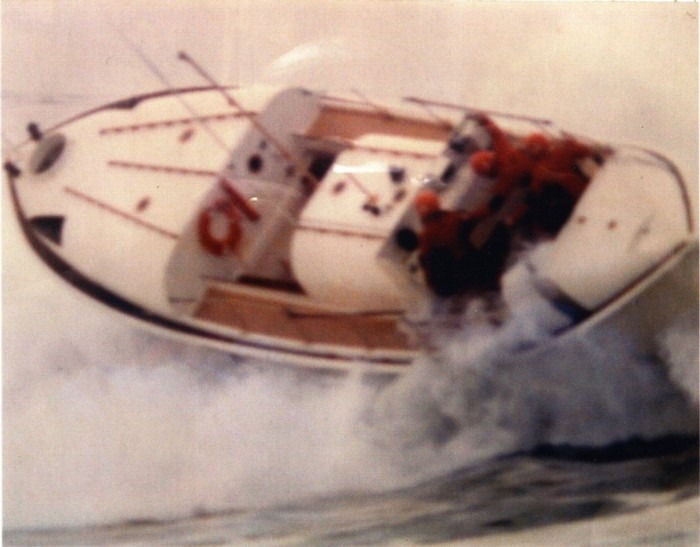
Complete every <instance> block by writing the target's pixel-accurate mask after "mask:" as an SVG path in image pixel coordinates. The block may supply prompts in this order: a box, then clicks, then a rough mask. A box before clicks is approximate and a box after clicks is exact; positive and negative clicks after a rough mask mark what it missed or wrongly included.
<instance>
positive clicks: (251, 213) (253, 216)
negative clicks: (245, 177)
mask: <svg viewBox="0 0 700 547" xmlns="http://www.w3.org/2000/svg"><path fill="white" fill-rule="evenodd" d="M113 26H114V25H113ZM115 30H116V31H117V32H118V33H119V35H120V36H121V37H122V38H123V39H124V41H125V42H126V43H127V44H128V45H129V47H130V48H131V50H132V51H133V52H134V53H136V55H138V56H139V58H140V59H141V61H143V63H144V64H145V65H146V67H148V69H149V70H150V71H151V72H152V73H153V74H154V75H155V76H156V78H158V79H159V80H160V82H161V83H162V84H163V85H164V86H165V87H166V88H167V89H168V90H169V91H171V92H172V94H173V96H174V97H175V98H176V99H177V100H178V101H179V102H180V104H182V106H184V107H185V109H186V110H187V112H189V113H190V115H191V116H192V118H193V119H194V120H195V121H196V122H197V123H198V124H199V125H200V126H201V127H202V128H203V129H204V130H205V131H206V132H207V133H208V134H209V135H210V136H211V137H212V138H213V139H214V141H215V142H216V143H217V144H218V145H219V147H220V148H221V149H222V150H223V151H224V152H225V153H226V155H227V156H228V155H229V154H230V150H229V148H228V146H227V145H226V143H225V142H224V141H223V139H222V138H221V137H219V135H217V134H216V133H215V132H214V131H213V130H212V128H211V127H209V125H208V124H207V122H206V120H205V119H204V118H203V117H202V115H201V114H199V112H197V111H196V110H195V109H194V108H193V107H192V105H190V104H189V103H188V102H187V101H186V100H185V99H184V98H183V97H182V94H180V93H177V91H176V89H175V86H173V85H172V83H171V82H170V81H169V80H168V78H167V77H166V76H165V74H163V73H162V72H161V71H160V70H159V69H158V67H157V66H156V64H155V63H154V62H153V61H152V60H151V59H150V58H149V57H148V56H147V55H146V54H145V53H144V52H143V51H142V50H141V48H140V47H138V46H137V45H136V44H135V43H134V42H133V41H132V40H131V39H130V38H129V37H128V36H127V35H126V34H124V32H122V30H121V29H120V28H118V27H115ZM216 87H217V89H220V88H221V86H219V85H217V86H216ZM219 185H220V186H221V188H222V189H223V190H224V192H226V194H227V195H228V196H229V198H230V199H231V200H232V201H233V202H234V203H235V204H236V206H237V207H239V208H240V209H241V210H242V211H243V213H244V215H245V216H246V218H248V219H249V220H251V221H256V220H258V219H259V218H260V214H259V213H258V212H257V210H256V209H255V207H253V205H252V204H251V203H249V202H248V200H247V199H246V198H245V196H244V195H243V194H241V192H239V191H238V190H237V189H236V187H235V186H234V184H233V182H231V181H230V180H229V179H228V178H225V177H221V178H220V179H219Z"/></svg>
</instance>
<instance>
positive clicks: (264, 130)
mask: <svg viewBox="0 0 700 547" xmlns="http://www.w3.org/2000/svg"><path fill="white" fill-rule="evenodd" d="M177 57H178V59H180V60H181V61H184V62H186V63H187V64H189V65H190V66H191V67H192V68H193V69H194V70H195V71H196V72H197V74H199V75H200V76H202V78H204V79H205V80H206V81H207V82H209V83H210V84H211V85H213V86H214V87H216V89H218V90H219V92H220V93H221V94H222V95H223V97H224V98H225V99H226V101H227V102H228V104H230V105H231V106H232V107H234V108H235V109H236V110H238V111H239V112H240V113H241V114H243V115H246V116H248V117H249V118H250V122H251V123H252V124H253V126H255V128H256V129H257V130H258V131H260V133H262V134H263V135H264V137H265V138H266V139H268V140H269V141H270V142H271V143H272V145H273V146H274V147H275V148H277V150H279V151H280V152H281V153H282V155H283V156H284V157H285V158H286V159H287V161H289V162H290V163H292V164H294V166H295V167H296V168H297V169H298V170H299V171H300V172H301V173H303V174H304V175H305V176H306V177H308V178H309V179H310V180H311V182H312V183H313V185H314V186H316V185H318V183H319V181H318V179H317V178H316V177H315V176H314V175H313V174H312V173H311V172H309V170H308V169H307V168H306V166H305V165H304V164H303V163H302V162H301V161H300V160H299V159H298V158H297V157H296V156H295V155H294V154H293V153H292V152H291V150H289V149H288V148H287V147H286V146H284V144H282V143H281V142H280V141H279V140H278V139H277V138H276V137H275V136H274V135H273V134H272V133H270V132H269V131H268V130H267V128H266V127H265V126H264V125H262V124H261V123H260V121H259V120H258V119H257V117H256V116H255V115H253V114H251V113H249V112H247V111H246V110H244V109H243V107H242V106H241V104H240V103H239V102H238V101H237V100H236V99H235V98H234V97H233V95H231V93H229V92H228V90H227V89H226V88H225V87H223V86H222V85H221V84H219V83H218V82H217V81H216V80H215V79H214V78H212V77H211V76H210V75H209V74H208V73H207V72H206V71H205V70H204V69H203V68H202V66H201V65H199V63H197V62H196V61H195V60H194V59H192V57H190V56H189V55H188V54H187V53H185V52H184V51H180V52H179V53H178V55H177Z"/></svg>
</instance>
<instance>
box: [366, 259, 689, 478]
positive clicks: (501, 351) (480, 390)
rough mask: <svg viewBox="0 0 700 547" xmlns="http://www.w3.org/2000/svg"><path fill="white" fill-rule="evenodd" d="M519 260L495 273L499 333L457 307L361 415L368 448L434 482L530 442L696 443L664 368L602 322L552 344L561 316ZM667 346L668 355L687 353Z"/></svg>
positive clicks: (685, 404)
mask: <svg viewBox="0 0 700 547" xmlns="http://www.w3.org/2000/svg"><path fill="white" fill-rule="evenodd" d="M533 252H536V253H546V252H547V248H546V246H544V247H542V248H539V249H536V250H534V251H533ZM527 263H528V260H527V257H525V259H524V260H521V261H520V262H519V263H518V264H516V265H515V266H514V267H513V268H512V269H511V270H510V271H509V272H508V273H507V275H506V276H505V279H504V287H503V296H504V299H505V301H506V303H507V305H508V309H509V314H508V317H507V319H506V320H505V321H504V323H503V324H502V325H498V326H497V325H493V324H491V323H490V322H489V321H488V320H484V315H483V314H482V313H475V311H474V308H469V307H468V308H467V310H466V312H465V321H464V324H463V325H462V326H461V328H459V329H457V330H455V329H454V328H448V329H445V328H441V327H436V329H435V332H433V334H432V336H433V343H432V346H433V347H436V348H439V349H437V350H435V351H433V352H432V353H431V354H429V355H427V356H425V357H423V358H421V359H420V360H419V361H418V362H417V363H416V366H415V367H414V369H413V370H411V371H410V372H409V373H408V374H407V375H405V376H404V377H402V378H400V379H398V380H397V381H396V382H395V383H394V384H392V385H391V386H389V387H388V388H386V389H385V390H383V391H382V392H381V393H379V394H378V396H377V398H376V400H375V401H374V403H373V405H372V406H371V407H370V408H368V410H367V411H366V413H365V421H366V423H368V424H370V426H371V428H372V430H373V431H374V433H375V435H376V437H377V439H378V440H377V442H380V443H381V444H382V445H384V446H386V447H387V449H393V450H394V451H395V452H396V453H397V454H398V456H397V458H396V459H397V462H398V461H403V464H404V465H405V466H406V467H407V468H411V469H418V468H421V469H422V470H423V472H426V473H442V472H446V471H447V470H448V469H449V467H450V466H453V468H454V467H457V466H459V465H465V464H468V463H469V462H473V461H475V460H477V459H481V458H484V457H488V456H492V455H494V454H501V453H507V452H514V451H522V450H529V449H532V448H534V447H536V446H538V445H545V444H560V445H576V446H598V447H600V446H605V445H607V444H610V443H613V442H616V441H620V440H625V439H630V438H634V437H641V438H646V439H653V438H657V437H661V436H664V435H668V434H681V435H694V434H696V433H697V415H696V414H697V413H696V411H694V410H693V406H692V405H689V404H688V400H687V398H686V397H685V396H684V393H683V391H682V390H681V389H679V386H678V385H677V384H676V383H674V381H673V379H672V377H671V375H670V374H669V366H668V363H665V362H664V361H663V360H661V359H660V358H659V356H658V355H654V354H649V353H646V352H644V351H640V349H639V348H638V347H637V345H636V344H635V340H634V339H633V338H631V337H629V336H628V334H627V333H626V332H622V331H619V330H618V329H617V328H616V327H615V326H608V325H602V326H601V327H599V328H593V329H591V330H589V331H586V332H585V333H577V332H576V331H575V330H573V331H571V332H570V333H568V334H567V335H566V336H555V333H557V332H559V331H560V330H561V329H562V328H563V327H565V326H566V324H567V321H568V318H567V316H566V314H563V313H562V312H560V311H559V310H557V309H556V308H555V307H553V306H552V305H551V304H550V303H549V302H548V301H547V299H545V298H543V297H542V296H540V295H539V294H538V292H537V291H536V290H533V289H534V286H535V284H536V280H535V278H534V277H533V274H532V272H531V271H530V269H529V268H528V267H527ZM474 307H476V310H477V312H478V311H479V309H484V304H483V303H479V302H475V303H474ZM691 323H692V321H691ZM689 330H690V329H685V330H683V331H682V332H685V333H688V332H689ZM673 332H674V333H675V336H676V337H677V336H679V331H678V330H677V329H676V330H674V331H673ZM436 340H439V343H437V342H435V341H436ZM673 340H674V339H673V338H671V339H670V340H669V342H670V344H671V345H672V346H673V347H674V348H675V347H676V346H680V347H681V348H683V347H687V346H688V344H685V343H683V344H678V340H677V338H676V339H675V342H674V341H673ZM676 355H677V352H676ZM685 360H686V362H687V361H689V360H690V361H692V357H691V358H688V357H685Z"/></svg>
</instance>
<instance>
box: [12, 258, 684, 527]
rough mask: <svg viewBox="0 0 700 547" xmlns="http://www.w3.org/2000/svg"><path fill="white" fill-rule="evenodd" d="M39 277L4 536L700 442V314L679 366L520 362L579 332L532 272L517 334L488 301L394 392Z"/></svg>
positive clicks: (25, 348)
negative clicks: (193, 342)
mask: <svg viewBox="0 0 700 547" xmlns="http://www.w3.org/2000/svg"><path fill="white" fill-rule="evenodd" d="M12 252H19V250H16V251H12V250H11V253H12ZM27 262H29V263H30V264H35V268H36V271H35V272H34V274H31V273H30V274H29V275H27V272H26V271H23V272H19V270H14V271H13V270H12V267H10V268H9V269H10V271H9V273H8V274H6V280H8V279H9V282H10V289H9V290H8V288H7V283H6V285H5V295H4V296H5V314H4V319H5V331H4V335H5V337H4V357H5V359H4V364H5V366H4V386H3V395H4V396H3V412H4V459H5V461H4V470H5V471H4V475H5V476H4V480H5V485H4V492H5V500H4V501H5V505H4V518H5V526H6V528H8V529H13V528H14V529H18V528H24V529H27V528H37V527H61V526H79V525H81V524H101V523H110V522H122V521H127V520H130V519H131V520H133V519H169V518H178V517H183V516H188V515H192V514H202V513H204V514H206V513H210V512H217V511H224V510H235V509H242V508H252V507H260V506H266V505H271V504H280V503H290V502H293V501H295V500H301V499H305V498H311V497H314V496H318V495H330V494H336V493H339V492H352V491H361V492H379V491H386V490H390V489H395V488H399V487H405V486H410V485H412V484H416V483H418V482H420V481H423V480H426V479H428V478H430V477H435V476H438V475H440V474H443V473H447V472H449V471H451V470H455V469H458V468H461V467H464V466H466V465H469V464H471V463H474V462H476V461H479V460H482V459H484V458H489V457H492V456H494V455H498V454H503V453H510V452H513V451H522V450H529V449H531V448H534V447H536V446H538V445H541V444H559V443H563V444H574V445H587V446H590V445H593V446H600V445H605V444H606V443H611V442H614V441H616V440H620V439H626V438H630V437H642V438H654V437H657V436H662V435H666V434H669V433H681V434H683V433H691V434H692V433H694V432H696V431H697V418H696V415H697V406H696V405H697V390H695V392H694V399H693V392H692V389H693V388H692V387H690V386H692V383H693V381H694V379H693V378H692V377H688V375H690V376H692V374H690V372H691V371H692V370H693V366H694V365H695V366H696V364H697V344H698V341H697V317H694V318H693V317H690V318H686V317H683V318H681V320H680V322H679V325H678V326H677V327H674V328H672V329H670V330H669V331H668V332H665V333H662V335H661V336H662V338H663V342H664V345H663V347H664V348H665V350H664V351H665V354H664V359H665V361H662V360H659V359H654V358H649V357H646V356H642V355H640V354H639V353H638V352H637V351H636V349H635V348H634V347H633V345H632V344H631V343H630V341H629V339H628V338H627V337H626V336H625V334H624V333H621V332H615V331H613V330H610V329H606V330H601V331H598V332H591V333H590V334H588V335H586V336H585V337H574V336H569V337H565V338H561V340H552V341H551V343H549V344H545V345H543V346H540V349H530V350H527V351H515V350H518V349H522V348H525V347H529V346H532V343H533V342H536V341H541V340H542V339H546V338H548V337H551V334H550V333H551V332H552V330H553V329H556V328H557V327H558V326H561V323H562V321H564V320H565V318H564V317H563V316H561V315H560V314H559V312H557V311H556V310H554V309H553V308H551V307H550V306H549V304H547V303H546V302H545V301H544V300H542V299H539V298H538V297H536V296H533V294H535V293H534V291H532V290H529V289H530V287H529V284H530V283H531V280H530V277H529V273H528V270H527V268H526V267H525V266H524V265H523V264H522V263H521V264H518V265H516V266H515V267H514V268H513V269H512V270H511V271H510V272H509V273H508V274H507V276H506V279H505V282H504V285H505V286H504V294H505V297H506V299H507V300H508V301H509V302H510V304H511V306H512V313H511V315H510V317H509V318H508V319H507V320H506V321H505V323H504V324H503V325H502V326H500V327H497V326H495V325H493V324H492V323H491V322H490V321H488V320H484V317H486V315H487V314H486V315H485V314H484V308H483V307H480V304H479V303H477V304H475V305H474V306H472V307H471V308H469V309H468V310H467V312H466V314H467V318H468V319H469V320H468V321H467V322H466V324H465V326H463V327H460V328H459V329H457V330H455V329H454V328H444V329H438V330H436V331H434V332H432V333H430V336H431V338H432V340H433V342H434V343H435V345H436V346H437V347H438V350H436V351H435V352H434V353H432V354H431V355H430V356H426V357H424V358H422V359H420V361H419V362H418V363H417V364H416V366H415V367H414V368H413V369H412V370H411V371H409V372H408V373H406V374H405V375H403V376H402V377H400V378H398V379H396V380H393V381H386V380H381V379H374V380H373V379H368V378H363V377H361V376H359V375H358V376H352V375H350V376H342V375H333V374H318V373H314V372H310V371H305V370H299V369H295V368H293V367H283V366H282V367H281V366H275V365H271V364H266V363H262V362H256V361H251V360H246V361H234V360H233V359H232V358H230V357H229V356H227V355H223V354H221V353H218V352H213V351H208V350H204V349H200V348H195V347H192V346H187V345H183V344H180V343H178V342H175V341H170V340H166V339H164V338H161V337H159V336H155V335H151V334H146V333H144V332H142V331H141V330H139V329H135V328H131V327H130V326H127V325H125V324H124V323H123V322H122V321H121V320H116V319H115V317H114V316H113V315H112V314H111V312H109V311H107V310H103V309H102V308H100V307H99V306H98V305H96V304H94V303H92V302H90V301H88V300H87V299H85V298H83V297H81V296H78V295H77V294H76V293H74V292H73V291H70V290H66V289H65V288H64V287H63V286H62V285H61V284H60V282H58V281H56V280H54V279H53V278H51V277H50V276H49V275H48V273H47V272H45V271H43V270H41V268H42V266H40V265H38V264H36V263H35V262H32V261H31V260H28V261H25V262H22V261H21V260H20V261H11V263H13V264H18V263H19V264H21V263H24V264H26V263H27ZM6 264H8V263H7V262H6ZM7 269H8V268H7V267H6V270H7ZM39 279H41V280H42V281H38V280H39ZM32 280H33V281H32ZM693 329H695V330H693ZM693 333H694V336H693ZM693 348H694V349H693ZM667 363H668V364H671V363H672V364H673V365H672V368H669V367H668V366H667ZM669 371H670V372H669ZM682 371H685V372H682ZM695 374H696V375H697V371H696V372H695ZM696 378H697V376H695V383H697V381H696ZM674 382H675V383H674ZM678 384H680V385H681V386H682V387H683V389H679V388H678ZM684 390H686V391H684ZM687 390H690V391H687Z"/></svg>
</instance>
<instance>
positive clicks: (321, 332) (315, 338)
mask: <svg viewBox="0 0 700 547" xmlns="http://www.w3.org/2000/svg"><path fill="white" fill-rule="evenodd" d="M195 317H197V318H198V319H203V320H206V321H212V322H214V323H217V324H220V325H223V326H228V327H233V328H237V329H240V330H242V331H244V332H247V333H250V334H260V335H264V336H272V337H278V338H284V339H287V340H292V341H296V342H300V343H304V344H322V345H338V346H344V347H348V348H364V349H368V350H380V351H381V350H392V351H402V350H411V349H413V348H412V347H411V344H410V342H409V339H408V336H407V335H406V334H404V333H403V332H401V331H400V330H399V328H398V317H397V316H395V315H381V316H378V315H362V314H336V313H328V312H327V311H326V310H322V309H320V308H318V307H316V306H313V304H312V303H303V302H302V303H294V304H287V303H284V302H279V301H275V300H273V299H272V298H270V297H267V298H265V297H264V296H257V295H255V294H250V293H243V292H238V291H233V290H232V291H227V290H225V289H222V288H218V287H210V288H209V289H207V291H206V294H205V296H204V298H203V299H202V302H201V303H200V306H199V308H198V309H197V311H196V312H195Z"/></svg>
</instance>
